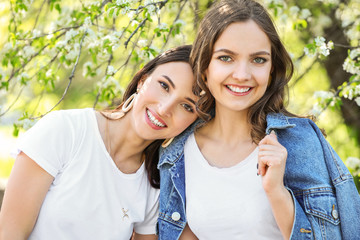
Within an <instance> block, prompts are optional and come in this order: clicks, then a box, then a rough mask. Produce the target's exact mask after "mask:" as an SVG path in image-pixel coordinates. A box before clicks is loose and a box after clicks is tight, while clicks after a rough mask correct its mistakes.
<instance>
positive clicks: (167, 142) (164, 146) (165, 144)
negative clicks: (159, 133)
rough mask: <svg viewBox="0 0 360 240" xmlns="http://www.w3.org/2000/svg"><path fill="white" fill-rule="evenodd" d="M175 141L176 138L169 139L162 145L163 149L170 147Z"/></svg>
mask: <svg viewBox="0 0 360 240" xmlns="http://www.w3.org/2000/svg"><path fill="white" fill-rule="evenodd" d="M173 140H174V138H168V139H165V141H164V142H163V143H162V144H161V146H162V147H163V148H166V147H167V146H169V145H170V143H171V142H172V141H173Z"/></svg>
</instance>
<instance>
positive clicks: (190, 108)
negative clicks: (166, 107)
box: [181, 103, 194, 113]
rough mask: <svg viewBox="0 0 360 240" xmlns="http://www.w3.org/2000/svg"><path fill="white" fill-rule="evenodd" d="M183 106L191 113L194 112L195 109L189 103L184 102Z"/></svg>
mask: <svg viewBox="0 0 360 240" xmlns="http://www.w3.org/2000/svg"><path fill="white" fill-rule="evenodd" d="M181 106H182V107H183V108H184V109H185V111H188V112H191V113H193V112H194V109H193V108H192V107H191V106H190V105H189V104H186V103H183V104H181Z"/></svg>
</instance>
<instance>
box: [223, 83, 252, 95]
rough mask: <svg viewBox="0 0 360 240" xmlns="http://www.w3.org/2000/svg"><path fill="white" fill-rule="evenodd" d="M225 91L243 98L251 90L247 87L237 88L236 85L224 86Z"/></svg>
mask: <svg viewBox="0 0 360 240" xmlns="http://www.w3.org/2000/svg"><path fill="white" fill-rule="evenodd" d="M225 87H226V89H227V90H228V91H229V92H230V93H231V94H233V95H236V96H245V95H248V94H249V93H250V92H251V90H252V89H253V88H252V87H248V86H237V85H230V84H229V85H225Z"/></svg>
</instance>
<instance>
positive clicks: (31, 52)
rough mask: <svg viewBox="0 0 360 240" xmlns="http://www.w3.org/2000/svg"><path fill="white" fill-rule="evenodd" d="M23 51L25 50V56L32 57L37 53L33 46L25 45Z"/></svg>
mask: <svg viewBox="0 0 360 240" xmlns="http://www.w3.org/2000/svg"><path fill="white" fill-rule="evenodd" d="M23 51H24V55H23V57H24V58H30V57H31V56H33V55H34V54H35V53H36V52H35V50H34V48H33V47H32V46H25V47H24V48H23Z"/></svg>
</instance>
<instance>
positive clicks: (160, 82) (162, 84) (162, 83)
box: [159, 81, 169, 92]
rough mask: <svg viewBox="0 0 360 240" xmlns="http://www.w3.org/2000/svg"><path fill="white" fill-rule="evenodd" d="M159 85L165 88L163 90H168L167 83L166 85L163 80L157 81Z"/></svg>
mask: <svg viewBox="0 0 360 240" xmlns="http://www.w3.org/2000/svg"><path fill="white" fill-rule="evenodd" d="M159 84H160V86H161V87H162V88H163V89H165V91H167V92H168V91H169V85H167V84H166V83H165V82H162V81H159Z"/></svg>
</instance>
